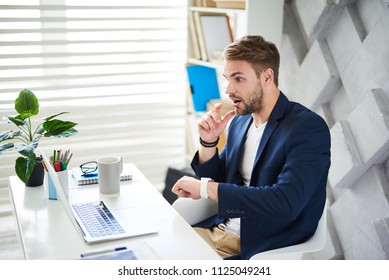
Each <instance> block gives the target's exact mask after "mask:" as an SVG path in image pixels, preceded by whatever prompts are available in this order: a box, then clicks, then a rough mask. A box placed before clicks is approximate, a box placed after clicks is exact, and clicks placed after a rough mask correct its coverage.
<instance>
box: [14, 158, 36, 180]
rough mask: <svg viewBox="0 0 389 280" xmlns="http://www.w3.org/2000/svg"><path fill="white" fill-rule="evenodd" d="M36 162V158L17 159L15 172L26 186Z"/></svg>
mask: <svg viewBox="0 0 389 280" xmlns="http://www.w3.org/2000/svg"><path fill="white" fill-rule="evenodd" d="M35 161H36V157H35V156H34V158H33V159H31V158H25V157H18V158H17V159H16V162H15V172H16V175H18V177H19V178H20V180H22V181H23V182H24V184H27V181H28V178H30V176H31V174H32V171H33V170H34V166H35Z"/></svg>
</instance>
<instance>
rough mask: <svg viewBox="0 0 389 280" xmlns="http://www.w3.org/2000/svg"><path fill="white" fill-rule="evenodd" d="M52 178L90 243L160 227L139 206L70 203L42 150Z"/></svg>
mask: <svg viewBox="0 0 389 280" xmlns="http://www.w3.org/2000/svg"><path fill="white" fill-rule="evenodd" d="M40 153H41V155H42V158H43V162H44V163H45V165H46V168H47V171H48V173H49V175H50V177H51V179H52V182H53V185H54V187H55V190H56V192H57V197H58V200H59V201H60V202H61V204H62V205H63V208H64V209H65V211H66V213H67V215H68V216H69V218H70V220H71V221H72V223H73V225H74V226H75V227H76V229H77V231H78V232H79V233H80V235H81V236H82V237H83V239H84V240H85V242H86V243H88V244H92V243H98V242H105V241H112V240H117V239H123V238H128V237H134V236H140V235H146V234H151V233H156V232H157V230H156V228H155V227H154V226H153V225H151V224H149V223H147V222H148V219H147V218H146V217H144V215H142V214H141V213H140V211H139V210H138V209H137V208H135V207H125V208H118V209H110V207H109V201H103V200H98V201H82V202H74V203H70V202H69V201H68V199H67V197H66V195H65V192H64V191H63V189H62V186H61V182H60V180H59V178H58V174H57V172H55V170H54V168H53V166H52V165H51V163H50V161H49V160H48V158H47V157H46V155H45V154H44V153H43V152H42V151H40Z"/></svg>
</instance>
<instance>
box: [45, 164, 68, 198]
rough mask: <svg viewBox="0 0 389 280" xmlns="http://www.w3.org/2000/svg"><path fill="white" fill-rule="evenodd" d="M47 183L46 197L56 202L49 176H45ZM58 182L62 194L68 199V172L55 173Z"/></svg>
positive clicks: (55, 192)
mask: <svg viewBox="0 0 389 280" xmlns="http://www.w3.org/2000/svg"><path fill="white" fill-rule="evenodd" d="M47 175H48V176H47V183H48V196H49V199H52V200H56V199H57V191H56V189H55V187H54V183H53V180H52V179H51V177H50V174H47ZM57 175H58V179H59V182H60V183H61V187H62V189H63V192H64V194H65V196H66V198H67V199H68V198H69V185H68V183H69V182H68V180H69V179H68V170H67V169H66V170H63V171H59V172H57Z"/></svg>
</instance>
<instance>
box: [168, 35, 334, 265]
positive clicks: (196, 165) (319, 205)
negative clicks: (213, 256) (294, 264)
mask: <svg viewBox="0 0 389 280" xmlns="http://www.w3.org/2000/svg"><path fill="white" fill-rule="evenodd" d="M279 61H280V58H279V53H278V50H277V48H276V46H275V45H274V44H273V43H271V42H267V41H266V40H264V38H262V37H261V36H245V37H243V38H241V39H239V40H237V41H235V42H233V43H232V44H230V45H228V46H227V47H226V49H225V50H224V53H223V70H224V72H223V75H224V76H225V78H226V79H227V80H228V86H227V89H226V93H227V94H228V95H229V97H230V99H231V100H232V104H233V106H234V107H235V110H233V111H230V112H228V113H227V114H226V115H225V116H224V117H222V116H221V115H220V109H221V105H220V104H217V105H215V107H214V108H213V110H211V111H210V112H208V113H206V114H205V115H204V116H203V117H202V119H201V120H200V121H199V122H198V129H199V135H200V148H199V150H198V152H197V153H196V155H195V156H194V159H193V161H192V164H191V165H192V168H193V169H194V171H195V172H196V174H197V176H198V178H201V180H197V179H194V178H189V177H183V178H181V179H180V180H178V181H177V183H176V184H175V185H174V186H173V188H172V191H173V192H174V193H175V194H177V195H178V196H181V197H187V198H192V199H199V198H200V197H205V198H208V199H212V200H214V201H216V202H217V203H218V214H217V215H215V216H213V217H210V218H209V219H207V220H205V221H203V222H201V223H200V224H198V227H197V228H196V230H197V232H198V233H199V234H200V235H201V236H202V237H203V238H204V239H205V240H206V241H207V242H208V243H209V244H210V245H211V246H212V247H213V248H214V249H215V250H216V251H217V252H218V253H219V255H220V256H222V257H223V258H234V259H239V258H241V259H249V258H250V257H251V256H253V255H254V254H256V253H259V252H261V251H266V250H270V249H275V248H279V247H284V246H288V245H292V244H297V243H301V242H304V241H306V240H307V239H308V238H310V237H311V236H312V235H313V234H314V232H315V230H316V228H317V224H318V221H319V219H320V217H321V215H322V212H323V209H324V204H325V200H326V183H327V176H328V170H329V167H330V134H329V129H328V126H327V125H326V123H325V122H324V120H323V119H322V118H321V117H320V116H318V115H317V114H315V113H313V112H312V111H310V110H309V109H307V108H305V107H304V106H302V105H300V104H298V103H295V102H290V101H289V100H288V99H287V97H286V96H285V95H284V94H283V93H282V92H280V90H279V89H278V69H279ZM235 114H236V116H235V117H234V118H233V119H232V117H233V116H234V115H235ZM231 119H232V120H231ZM230 120H231V123H230V126H229V130H228V137H227V143H226V145H225V147H224V148H223V150H222V152H221V153H220V155H219V153H218V150H217V148H216V145H217V143H218V139H219V136H220V134H221V133H222V132H223V131H224V129H225V128H226V127H227V124H228V122H229V121H230Z"/></svg>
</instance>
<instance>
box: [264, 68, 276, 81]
mask: <svg viewBox="0 0 389 280" xmlns="http://www.w3.org/2000/svg"><path fill="white" fill-rule="evenodd" d="M273 81H274V72H273V69H271V68H267V69H266V70H265V71H263V82H264V83H265V84H270V83H272V82H273Z"/></svg>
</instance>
